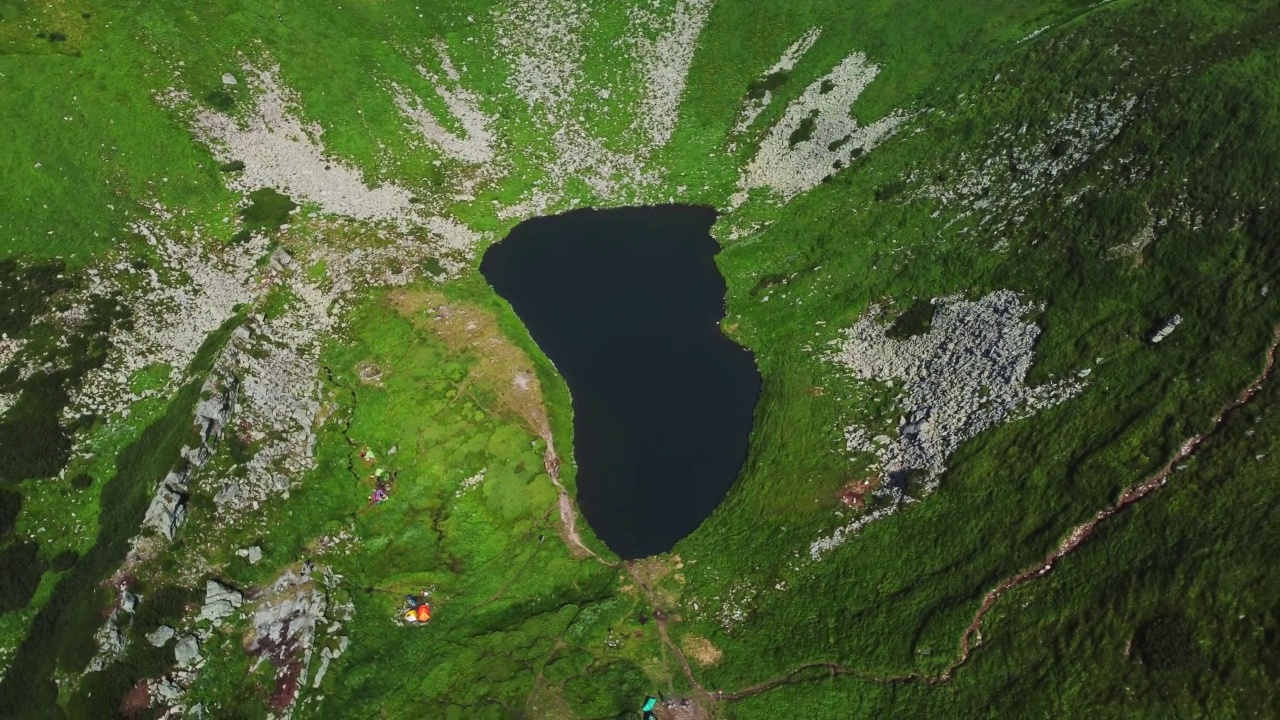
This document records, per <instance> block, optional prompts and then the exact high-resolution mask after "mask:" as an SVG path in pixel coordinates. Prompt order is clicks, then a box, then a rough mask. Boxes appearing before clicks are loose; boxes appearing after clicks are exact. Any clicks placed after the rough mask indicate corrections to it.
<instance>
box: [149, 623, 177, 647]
mask: <svg viewBox="0 0 1280 720" xmlns="http://www.w3.org/2000/svg"><path fill="white" fill-rule="evenodd" d="M173 635H174V630H173V628H171V627H169V626H168V625H161V626H160V627H158V628H156V629H155V630H152V631H151V632H149V633H147V642H149V643H151V644H152V646H154V647H164V645H165V643H167V642H169V641H170V640H172V639H173Z"/></svg>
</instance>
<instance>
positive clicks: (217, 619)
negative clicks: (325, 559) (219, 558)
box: [200, 580, 244, 626]
mask: <svg viewBox="0 0 1280 720" xmlns="http://www.w3.org/2000/svg"><path fill="white" fill-rule="evenodd" d="M243 604H244V596H243V595H241V594H240V591H239V590H236V589H234V588H229V587H227V586H226V585H223V584H222V583H220V582H218V581H217V580H210V581H209V582H207V583H205V587H204V606H203V607H201V608H200V619H201V620H210V621H212V622H213V624H214V625H215V626H216V625H221V624H222V620H223V618H225V617H227V616H228V615H230V614H231V613H233V612H235V610H236V608H238V607H240V606H241V605H243Z"/></svg>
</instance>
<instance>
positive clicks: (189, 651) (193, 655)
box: [173, 635, 200, 666]
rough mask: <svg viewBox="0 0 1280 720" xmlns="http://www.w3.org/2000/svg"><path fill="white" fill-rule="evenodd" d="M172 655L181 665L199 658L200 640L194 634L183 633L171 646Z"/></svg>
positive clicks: (188, 663)
mask: <svg viewBox="0 0 1280 720" xmlns="http://www.w3.org/2000/svg"><path fill="white" fill-rule="evenodd" d="M173 657H174V659H175V660H177V661H178V664H179V665H182V666H186V665H190V664H192V663H194V662H195V661H196V660H199V659H200V641H199V640H197V639H196V636H195V635H183V636H182V637H181V638H178V644H177V645H175V646H174V647H173Z"/></svg>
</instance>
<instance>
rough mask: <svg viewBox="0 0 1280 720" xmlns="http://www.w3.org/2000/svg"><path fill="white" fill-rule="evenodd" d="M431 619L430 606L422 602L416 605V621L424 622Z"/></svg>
mask: <svg viewBox="0 0 1280 720" xmlns="http://www.w3.org/2000/svg"><path fill="white" fill-rule="evenodd" d="M430 619H431V606H430V605H427V604H426V603H423V604H421V605H419V606H418V622H426V621H428V620H430Z"/></svg>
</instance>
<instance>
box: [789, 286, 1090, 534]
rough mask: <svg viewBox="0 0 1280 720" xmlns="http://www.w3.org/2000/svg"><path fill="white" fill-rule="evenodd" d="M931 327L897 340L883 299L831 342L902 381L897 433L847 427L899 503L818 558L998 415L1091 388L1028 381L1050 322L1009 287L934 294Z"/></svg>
mask: <svg viewBox="0 0 1280 720" xmlns="http://www.w3.org/2000/svg"><path fill="white" fill-rule="evenodd" d="M933 304H934V307H935V309H934V316H933V323H932V326H931V327H930V329H929V331H928V332H926V333H922V334H918V335H915V336H912V337H909V338H907V339H905V340H896V339H894V338H890V337H888V336H887V335H886V331H887V330H888V328H889V325H888V324H886V323H883V322H881V320H880V318H881V316H882V314H883V308H882V307H879V306H873V307H872V308H871V309H870V310H869V311H868V313H867V314H866V315H864V316H863V318H862V319H861V320H859V321H858V322H857V323H855V324H854V325H853V327H851V328H849V329H847V330H845V331H844V332H843V337H842V338H839V339H837V340H835V341H833V342H832V343H831V349H830V350H829V351H828V354H827V359H828V360H830V361H831V362H833V363H836V364H837V365H839V366H841V367H843V368H845V369H846V370H847V371H848V372H850V373H851V374H852V376H853V377H854V378H855V379H856V380H859V381H864V382H865V381H878V382H879V383H881V384H883V383H884V382H885V381H892V382H893V383H894V388H897V389H900V391H901V392H900V393H899V394H898V395H897V397H896V400H897V405H898V407H899V408H900V409H901V412H902V414H901V416H900V417H899V420H898V424H897V427H896V429H895V430H894V431H893V432H892V433H884V434H876V436H874V437H873V436H872V433H873V432H875V431H874V430H872V429H871V428H869V427H866V426H863V425H856V424H855V425H850V426H848V427H846V428H845V431H844V436H845V444H846V448H847V449H848V450H849V451H850V452H854V453H866V454H870V455H871V456H873V458H874V464H875V466H876V468H877V470H878V471H879V473H880V475H881V477H882V478H883V483H882V484H881V485H880V486H879V487H878V488H877V489H876V490H875V491H874V493H875V494H877V495H883V496H885V497H886V498H888V499H890V500H891V501H893V502H894V503H895V504H894V505H889V506H887V507H885V508H882V509H880V510H877V511H875V512H874V513H871V514H870V515H867V516H863V517H860V518H857V519H856V520H854V521H853V522H851V523H849V524H847V525H845V526H844V527H841V528H839V529H837V530H836V531H835V532H834V533H832V534H831V535H828V536H826V537H823V538H820V539H818V540H816V541H815V542H814V543H813V544H812V545H811V546H810V549H809V552H810V555H811V556H812V557H813V559H818V558H819V557H820V556H821V554H822V553H824V552H826V551H828V550H831V549H833V548H835V547H838V546H839V545H841V544H842V543H843V542H844V541H845V539H847V538H848V536H849V535H851V534H852V533H854V532H856V531H857V530H858V529H860V528H861V527H863V526H864V525H865V524H866V523H867V522H868V521H870V520H871V519H873V518H879V517H885V516H887V515H888V514H889V513H890V512H892V510H893V508H894V507H896V503H898V502H902V501H904V500H913V499H918V497H915V498H912V497H910V496H909V493H908V488H907V480H908V478H909V477H911V476H913V475H916V476H918V478H919V482H920V488H919V489H918V490H917V491H916V492H917V493H918V494H921V495H922V494H925V493H928V492H930V491H931V490H932V489H933V488H935V487H936V486H937V483H938V481H939V478H940V477H941V476H942V474H943V472H945V471H946V469H947V468H946V461H947V458H948V457H950V456H951V454H952V453H953V452H955V451H956V449H957V448H959V447H960V445H961V444H962V443H963V442H965V441H966V440H969V439H970V438H972V437H974V436H976V435H977V434H978V433H980V432H982V431H983V430H986V429H987V428H989V427H992V426H994V425H996V424H998V423H1001V422H1006V421H1008V420H1014V419H1019V418H1024V417H1028V416H1030V415H1032V414H1034V413H1035V412H1037V411H1039V410H1042V409H1044V408H1048V407H1052V406H1054V405H1056V404H1058V403H1060V402H1063V401H1064V400H1067V399H1068V398H1070V397H1072V396H1073V395H1075V394H1076V393H1078V392H1080V391H1081V390H1082V389H1083V388H1084V381H1083V380H1081V379H1078V378H1072V379H1069V380H1061V381H1058V382H1052V383H1047V384H1045V385H1038V386H1034V387H1031V386H1028V385H1026V384H1025V381H1026V377H1027V372H1028V371H1029V370H1030V369H1031V361H1032V356H1033V354H1034V351H1035V341H1036V338H1037V337H1039V335H1040V329H1039V328H1038V327H1036V325H1035V324H1034V323H1031V322H1027V321H1026V320H1024V319H1023V318H1025V317H1026V315H1027V314H1028V313H1030V312H1032V311H1033V310H1034V309H1035V306H1033V305H1031V304H1029V303H1027V302H1025V301H1024V300H1022V299H1021V298H1020V297H1019V296H1018V295H1017V294H1016V293H1014V292H1012V291H1009V290H997V291H996V292H993V293H991V294H990V295H987V296H985V297H983V298H980V299H978V300H973V301H969V300H962V299H960V298H957V297H946V298H937V299H935V300H934V301H933Z"/></svg>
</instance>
